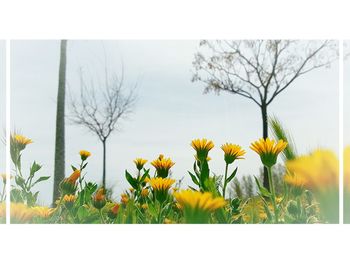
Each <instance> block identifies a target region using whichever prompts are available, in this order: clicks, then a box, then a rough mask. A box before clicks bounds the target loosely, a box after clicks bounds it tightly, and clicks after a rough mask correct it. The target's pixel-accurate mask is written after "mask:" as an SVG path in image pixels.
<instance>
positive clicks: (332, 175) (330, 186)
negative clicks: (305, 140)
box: [286, 149, 339, 223]
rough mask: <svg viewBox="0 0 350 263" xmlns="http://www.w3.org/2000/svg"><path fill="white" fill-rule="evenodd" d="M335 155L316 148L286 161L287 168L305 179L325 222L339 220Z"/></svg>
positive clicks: (337, 168)
mask: <svg viewBox="0 0 350 263" xmlns="http://www.w3.org/2000/svg"><path fill="white" fill-rule="evenodd" d="M338 165H339V163H338V159H337V157H336V155H335V154H334V153H333V152H332V151H329V150H322V149H319V150H316V151H314V152H313V153H311V154H309V155H304V156H300V157H298V158H296V159H294V160H291V161H288V162H287V163H286V167H287V170H288V171H289V172H291V173H294V174H297V175H299V176H301V177H303V178H304V179H305V181H306V182H305V187H306V188H307V189H310V190H312V193H313V194H314V195H315V197H316V200H317V201H318V203H319V206H320V212H321V214H322V215H323V216H324V219H325V221H326V222H329V223H338V222H339V185H338V182H339V167H338Z"/></svg>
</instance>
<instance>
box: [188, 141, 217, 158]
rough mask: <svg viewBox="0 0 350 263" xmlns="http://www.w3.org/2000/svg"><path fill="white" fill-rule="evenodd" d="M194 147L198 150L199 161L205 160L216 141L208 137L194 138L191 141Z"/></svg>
mask: <svg viewBox="0 0 350 263" xmlns="http://www.w3.org/2000/svg"><path fill="white" fill-rule="evenodd" d="M191 146H192V148H193V149H194V150H195V151H196V152H197V158H198V159H199V161H204V160H206V158H207V157H208V153H209V151H210V150H211V149H213V148H214V143H213V142H212V141H209V140H207V139H205V138H204V139H194V140H193V141H192V142H191Z"/></svg>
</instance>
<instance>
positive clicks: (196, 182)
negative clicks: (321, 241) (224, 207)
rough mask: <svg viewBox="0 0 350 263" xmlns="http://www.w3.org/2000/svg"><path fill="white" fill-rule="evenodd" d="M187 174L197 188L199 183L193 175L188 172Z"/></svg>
mask: <svg viewBox="0 0 350 263" xmlns="http://www.w3.org/2000/svg"><path fill="white" fill-rule="evenodd" d="M188 173H189V175H190V176H191V178H192V181H193V183H194V184H196V185H198V186H199V181H198V179H197V177H196V176H195V175H194V174H193V173H191V172H190V171H188Z"/></svg>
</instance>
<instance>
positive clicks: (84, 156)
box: [79, 150, 91, 161]
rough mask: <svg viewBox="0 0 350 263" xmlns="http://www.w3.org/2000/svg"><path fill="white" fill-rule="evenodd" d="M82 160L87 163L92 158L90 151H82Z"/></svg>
mask: <svg viewBox="0 0 350 263" xmlns="http://www.w3.org/2000/svg"><path fill="white" fill-rule="evenodd" d="M79 155H80V158H81V160H82V161H85V160H86V159H87V158H89V157H90V156H91V153H90V152H89V151H86V150H81V151H80V152H79Z"/></svg>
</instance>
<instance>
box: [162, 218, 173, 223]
mask: <svg viewBox="0 0 350 263" xmlns="http://www.w3.org/2000/svg"><path fill="white" fill-rule="evenodd" d="M172 223H173V221H172V220H170V219H169V218H165V219H164V224H172Z"/></svg>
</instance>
